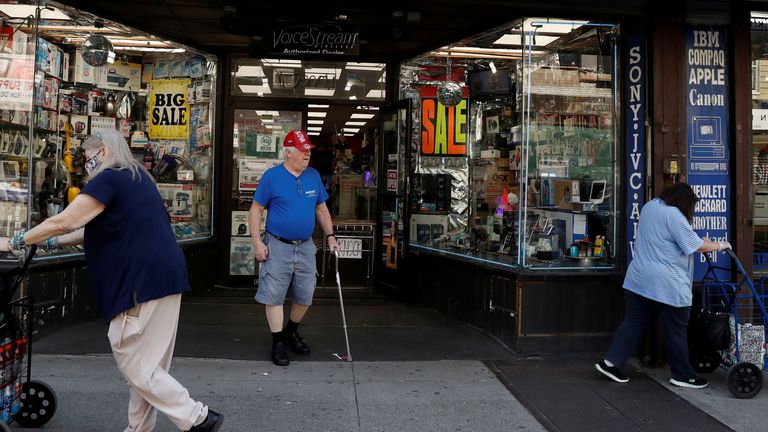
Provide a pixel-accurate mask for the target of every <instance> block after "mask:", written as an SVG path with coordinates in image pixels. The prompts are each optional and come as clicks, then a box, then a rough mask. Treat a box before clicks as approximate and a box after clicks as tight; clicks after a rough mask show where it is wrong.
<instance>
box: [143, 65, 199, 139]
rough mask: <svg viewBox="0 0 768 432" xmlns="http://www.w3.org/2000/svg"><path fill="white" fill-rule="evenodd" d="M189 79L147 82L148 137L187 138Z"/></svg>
mask: <svg viewBox="0 0 768 432" xmlns="http://www.w3.org/2000/svg"><path fill="white" fill-rule="evenodd" d="M190 82H191V81H190V80H188V79H186V80H154V81H151V82H150V83H149V138H150V139H182V140H188V139H189V101H188V100H187V88H188V87H189V84H190Z"/></svg>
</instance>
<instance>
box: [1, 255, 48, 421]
mask: <svg viewBox="0 0 768 432" xmlns="http://www.w3.org/2000/svg"><path fill="white" fill-rule="evenodd" d="M36 249H37V247H36V246H32V247H30V248H29V249H28V251H27V254H26V256H25V258H24V261H23V263H22V264H21V266H20V267H16V268H13V269H11V270H10V271H8V272H6V273H5V274H0V431H7V432H10V430H11V429H10V427H8V424H9V423H11V422H14V421H15V422H16V423H18V424H20V425H21V426H24V427H31V428H36V427H40V426H43V425H44V424H46V423H48V421H49V420H51V418H53V414H54V413H55V412H56V394H55V393H54V392H53V390H52V389H51V388H50V387H49V386H48V385H47V384H45V383H42V382H40V381H32V367H31V366H32V326H33V323H34V311H35V308H34V302H33V300H32V298H31V297H29V296H25V297H20V298H18V299H16V300H12V299H13V297H14V296H15V295H16V292H17V291H18V289H19V286H21V282H22V280H23V279H24V276H25V275H26V272H27V269H28V268H29V265H30V263H31V262H32V257H34V255H35V251H36ZM25 360H26V361H25Z"/></svg>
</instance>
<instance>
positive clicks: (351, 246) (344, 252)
mask: <svg viewBox="0 0 768 432" xmlns="http://www.w3.org/2000/svg"><path fill="white" fill-rule="evenodd" d="M338 243H339V249H340V250H339V258H352V259H361V258H362V257H363V239H356V238H344V237H339V238H338Z"/></svg>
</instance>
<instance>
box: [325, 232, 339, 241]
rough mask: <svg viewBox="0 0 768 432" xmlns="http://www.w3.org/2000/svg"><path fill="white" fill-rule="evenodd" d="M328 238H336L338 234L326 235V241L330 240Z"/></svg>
mask: <svg viewBox="0 0 768 432" xmlns="http://www.w3.org/2000/svg"><path fill="white" fill-rule="evenodd" d="M328 237H333V238H336V233H330V234H326V235H325V239H326V240H328Z"/></svg>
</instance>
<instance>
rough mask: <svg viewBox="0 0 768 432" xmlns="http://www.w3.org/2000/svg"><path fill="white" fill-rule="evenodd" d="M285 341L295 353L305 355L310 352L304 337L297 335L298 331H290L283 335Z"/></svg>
mask: <svg viewBox="0 0 768 432" xmlns="http://www.w3.org/2000/svg"><path fill="white" fill-rule="evenodd" d="M285 342H286V343H287V344H288V346H289V347H290V348H291V351H293V352H295V353H296V354H301V355H307V354H309V353H310V351H311V350H310V349H309V345H307V343H306V342H304V338H303V337H301V336H299V333H298V332H291V333H288V334H287V335H285Z"/></svg>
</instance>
